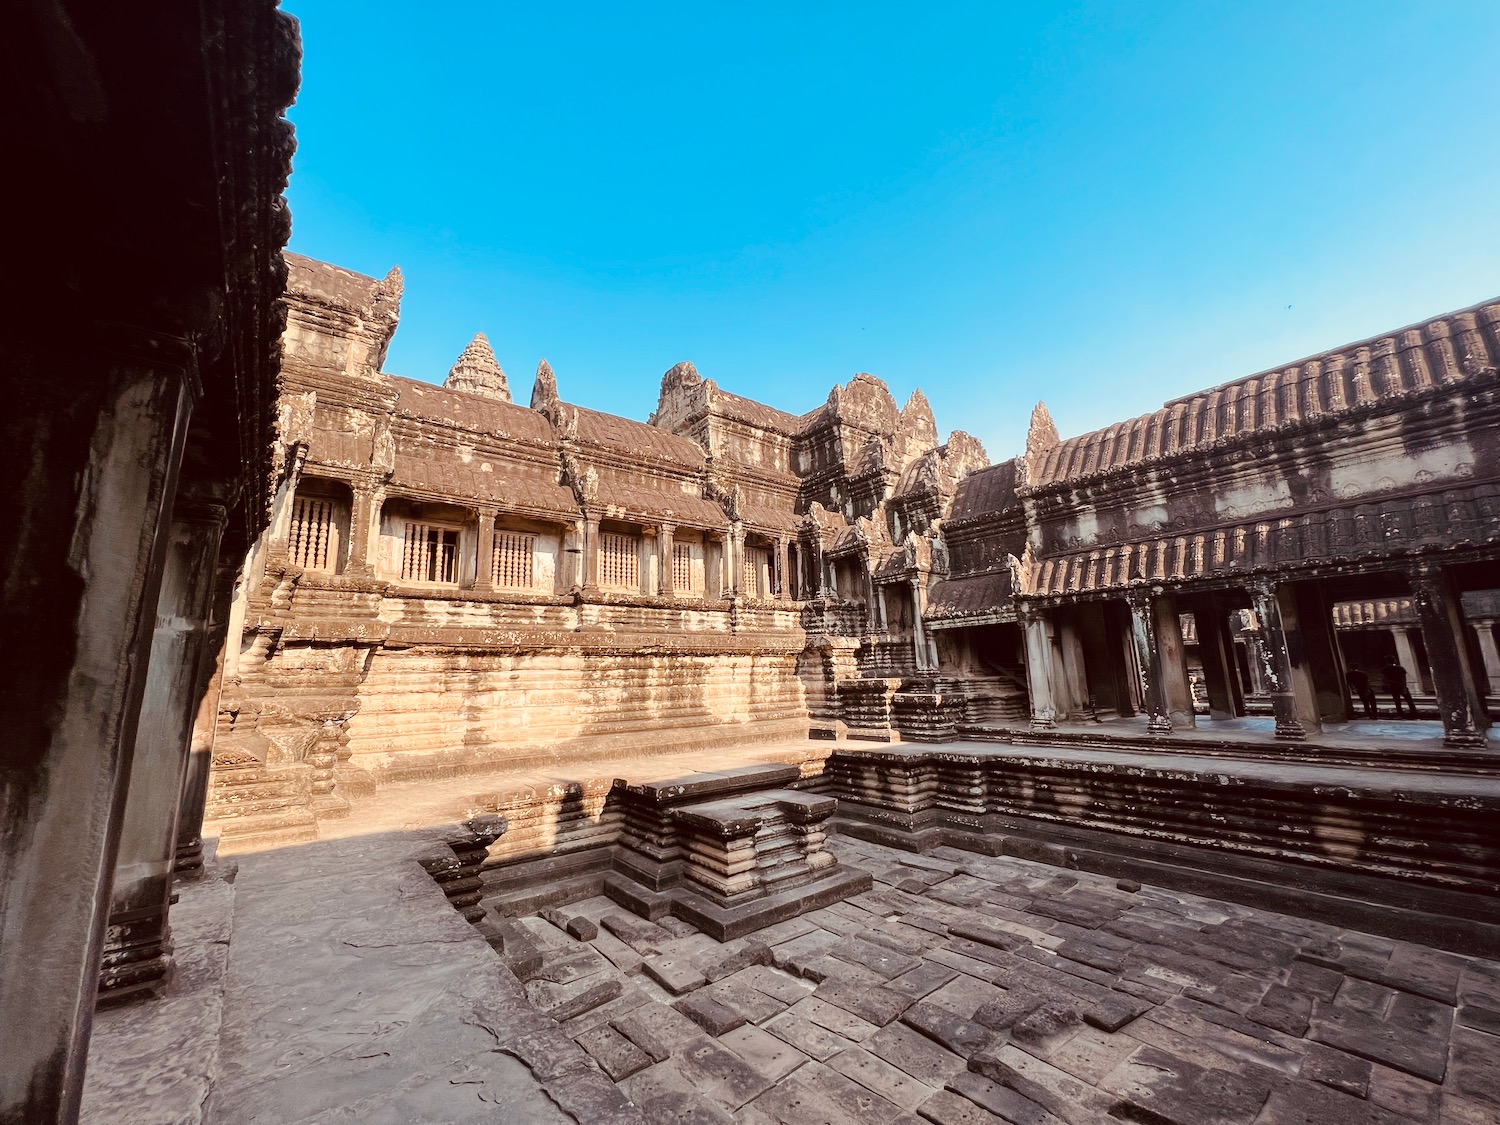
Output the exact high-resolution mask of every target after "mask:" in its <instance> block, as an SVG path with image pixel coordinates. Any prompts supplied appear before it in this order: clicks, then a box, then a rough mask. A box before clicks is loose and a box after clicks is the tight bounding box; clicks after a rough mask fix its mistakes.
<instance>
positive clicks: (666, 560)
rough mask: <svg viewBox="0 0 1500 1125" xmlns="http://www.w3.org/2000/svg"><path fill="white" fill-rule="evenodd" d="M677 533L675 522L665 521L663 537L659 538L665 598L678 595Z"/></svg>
mask: <svg viewBox="0 0 1500 1125" xmlns="http://www.w3.org/2000/svg"><path fill="white" fill-rule="evenodd" d="M676 534H677V525H676V524H675V523H664V524H662V525H661V537H660V538H659V539H658V540H657V542H658V544H659V545H660V547H661V564H660V566H661V584H660V587H659V590H660V593H661V595H662V597H664V598H673V597H676V596H677V567H676V565H675V564H676V549H677V548H676V539H675V537H676Z"/></svg>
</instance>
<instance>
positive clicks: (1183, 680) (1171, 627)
mask: <svg viewBox="0 0 1500 1125" xmlns="http://www.w3.org/2000/svg"><path fill="white" fill-rule="evenodd" d="M1151 616H1152V618H1153V619H1154V621H1155V623H1156V645H1157V649H1156V657H1157V662H1158V663H1157V668H1158V670H1159V671H1160V673H1161V696H1162V704H1163V705H1164V706H1165V707H1166V709H1167V718H1168V719H1170V720H1171V722H1172V726H1173V728H1180V727H1188V728H1192V727H1196V726H1197V725H1198V717H1197V715H1196V714H1194V712H1193V685H1192V684H1191V683H1190V682H1189V681H1188V674H1187V652H1186V645H1185V644H1184V643H1183V640H1182V618H1181V616H1180V615H1179V614H1178V612H1177V599H1176V598H1174V597H1173V596H1172V595H1170V594H1162V595H1160V596H1158V597H1156V598H1153V599H1152V602H1151ZM1200 640H1201V638H1200Z"/></svg>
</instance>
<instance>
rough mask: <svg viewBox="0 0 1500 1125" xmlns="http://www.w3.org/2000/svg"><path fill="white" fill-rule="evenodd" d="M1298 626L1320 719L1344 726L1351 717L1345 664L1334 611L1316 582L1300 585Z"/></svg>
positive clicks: (1298, 590)
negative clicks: (1336, 638) (1334, 620)
mask: <svg viewBox="0 0 1500 1125" xmlns="http://www.w3.org/2000/svg"><path fill="white" fill-rule="evenodd" d="M1293 589H1295V590H1296V592H1297V625H1298V628H1299V630H1300V632H1301V636H1302V662H1303V663H1304V664H1306V666H1307V676H1308V679H1309V681H1310V683H1311V686H1312V691H1313V695H1314V697H1315V698H1316V699H1317V704H1318V718H1319V720H1320V721H1321V722H1325V723H1343V722H1347V721H1348V720H1349V718H1350V717H1351V716H1350V714H1349V704H1348V694H1347V688H1346V686H1345V684H1344V660H1343V657H1342V655H1341V654H1340V653H1339V648H1338V642H1337V641H1336V640H1335V639H1334V635H1333V607H1332V606H1330V605H1329V604H1328V599H1327V598H1326V597H1324V596H1323V590H1322V588H1321V586H1320V585H1319V584H1318V583H1317V582H1298V583H1297V584H1296V585H1295V586H1294V587H1293Z"/></svg>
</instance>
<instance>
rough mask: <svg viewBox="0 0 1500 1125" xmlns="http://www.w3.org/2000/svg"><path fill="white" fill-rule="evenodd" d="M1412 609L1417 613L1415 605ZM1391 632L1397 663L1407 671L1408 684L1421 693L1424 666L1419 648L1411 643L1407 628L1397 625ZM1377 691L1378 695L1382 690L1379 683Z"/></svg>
mask: <svg viewBox="0 0 1500 1125" xmlns="http://www.w3.org/2000/svg"><path fill="white" fill-rule="evenodd" d="M1412 609H1413V612H1415V610H1416V606H1415V603H1413V606H1412ZM1390 632H1391V640H1392V641H1394V642H1395V645H1396V663H1398V664H1400V665H1401V667H1403V668H1405V669H1406V672H1407V682H1408V683H1409V684H1411V685H1412V686H1413V687H1414V688H1415V689H1416V690H1417V691H1421V690H1422V688H1423V684H1422V664H1421V662H1420V661H1419V660H1418V659H1417V646H1416V645H1414V644H1412V643H1411V636H1410V634H1408V633H1407V631H1406V627H1405V626H1403V625H1397V626H1395V627H1394V628H1392V629H1391V631H1390ZM1375 690H1376V692H1377V693H1378V692H1379V691H1380V690H1381V689H1380V686H1379V683H1378V682H1377V683H1376V687H1375Z"/></svg>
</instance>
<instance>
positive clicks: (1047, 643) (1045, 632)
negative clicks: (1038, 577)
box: [1016, 602, 1057, 731]
mask: <svg viewBox="0 0 1500 1125" xmlns="http://www.w3.org/2000/svg"><path fill="white" fill-rule="evenodd" d="M1016 619H1017V620H1018V621H1019V622H1020V624H1021V636H1022V640H1023V641H1024V642H1025V646H1026V691H1027V695H1028V696H1029V697H1030V701H1031V729H1032V730H1033V731H1050V730H1056V729H1057V697H1056V692H1055V690H1054V686H1055V685H1054V684H1053V682H1052V671H1053V666H1052V636H1051V630H1050V629H1049V628H1048V625H1049V622H1048V621H1047V616H1046V611H1045V610H1041V609H1038V608H1037V607H1035V606H1032V605H1028V604H1026V603H1025V602H1022V603H1020V604H1019V605H1018V606H1017V607H1016Z"/></svg>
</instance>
